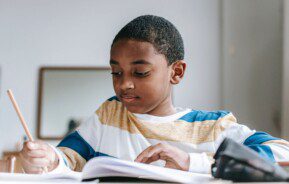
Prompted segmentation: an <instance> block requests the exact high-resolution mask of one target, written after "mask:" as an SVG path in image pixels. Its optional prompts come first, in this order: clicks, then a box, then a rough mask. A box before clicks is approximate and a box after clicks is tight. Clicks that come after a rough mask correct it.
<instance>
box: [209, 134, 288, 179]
mask: <svg viewBox="0 0 289 184" xmlns="http://www.w3.org/2000/svg"><path fill="white" fill-rule="evenodd" d="M214 159H215V163H214V164H213V165H212V168H211V169H212V175H213V176H214V177H215V178H221V179H225V180H233V181H237V182H272V181H289V175H288V173H287V172H286V171H285V170H283V169H282V168H281V167H280V166H278V165H277V164H275V163H273V162H272V161H270V160H269V159H266V158H262V157H261V156H259V155H258V153H257V152H255V151H254V150H252V149H250V148H248V147H246V146H244V145H242V144H239V143H237V142H235V141H233V140H232V139H228V138H225V139H224V141H223V142H222V143H221V145H220V146H219V148H218V150H217V152H216V154H215V155H214Z"/></svg>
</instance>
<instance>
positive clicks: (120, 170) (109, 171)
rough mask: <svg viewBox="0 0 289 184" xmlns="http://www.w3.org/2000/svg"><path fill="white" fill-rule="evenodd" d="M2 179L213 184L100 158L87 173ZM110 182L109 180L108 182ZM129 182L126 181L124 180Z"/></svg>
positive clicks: (191, 175) (204, 177)
mask: <svg viewBox="0 0 289 184" xmlns="http://www.w3.org/2000/svg"><path fill="white" fill-rule="evenodd" d="M0 178H1V179H4V180H22V181H24V180H28V181H37V180H38V181H39V180H62V179H63V180H69V179H70V180H76V181H88V180H93V179H104V180H105V181H109V178H114V179H115V180H118V179H120V180H121V179H122V178H130V179H140V180H157V181H167V182H179V183H202V182H206V181H210V180H212V177H211V175H208V174H198V173H191V172H185V171H180V170H175V169H168V168H163V167H158V166H154V165H148V164H141V163H136V162H131V161H125V160H120V159H117V158H112V157H96V158H93V159H91V160H90V161H89V162H87V164H86V165H85V166H84V168H83V171H82V172H81V173H79V172H73V171H71V172H67V173H61V174H60V173H59V174H55V173H54V174H53V173H51V174H50V173H47V174H38V175H36V174H8V173H5V174H4V173H1V174H0ZM106 179H108V180H106ZM122 181H125V180H122Z"/></svg>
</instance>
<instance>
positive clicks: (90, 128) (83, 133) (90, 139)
mask: <svg viewBox="0 0 289 184" xmlns="http://www.w3.org/2000/svg"><path fill="white" fill-rule="evenodd" d="M97 121H98V116H97V115H96V114H94V115H93V116H91V117H90V118H89V119H88V120H87V121H86V122H84V123H82V124H81V125H80V127H79V128H77V130H76V131H75V132H72V133H71V134H69V135H67V136H66V137H65V138H64V139H63V140H62V141H61V142H60V143H59V144H58V146H57V149H56V152H57V153H58V157H59V160H60V163H59V165H60V166H61V165H65V166H66V167H68V168H70V169H71V170H73V171H82V169H83V167H84V165H85V164H86V162H87V161H88V160H90V159H91V158H93V157H95V156H97V155H96V151H95V150H94V148H95V147H97V143H98V137H97V134H98V132H99V129H100V128H99V125H98V124H99V123H97ZM60 166H59V167H60Z"/></svg>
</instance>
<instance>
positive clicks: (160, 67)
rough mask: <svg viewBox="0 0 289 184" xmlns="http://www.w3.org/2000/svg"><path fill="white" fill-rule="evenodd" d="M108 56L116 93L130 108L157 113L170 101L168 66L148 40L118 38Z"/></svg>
mask: <svg viewBox="0 0 289 184" xmlns="http://www.w3.org/2000/svg"><path fill="white" fill-rule="evenodd" d="M110 57H111V58H110V65H111V69H112V75H113V87H114V90H115V93H116V96H117V97H118V99H119V100H120V101H121V102H122V103H123V104H124V105H125V107H126V108H127V109H128V110H129V111H130V112H133V113H141V114H144V113H146V114H152V115H159V114H162V112H159V111H160V109H165V107H162V108H160V106H165V105H166V104H168V105H171V86H172V84H171V75H172V67H171V66H168V63H167V60H166V58H165V56H164V55H163V54H159V53H158V52H157V51H156V50H155V48H154V46H153V45H152V44H151V43H149V42H141V41H136V40H129V39H122V40H119V41H117V42H116V43H114V45H113V47H112V48H111V54H110Z"/></svg>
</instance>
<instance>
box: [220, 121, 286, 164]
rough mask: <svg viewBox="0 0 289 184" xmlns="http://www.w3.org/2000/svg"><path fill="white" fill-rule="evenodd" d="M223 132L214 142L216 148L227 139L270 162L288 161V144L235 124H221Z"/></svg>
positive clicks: (224, 122)
mask: <svg viewBox="0 0 289 184" xmlns="http://www.w3.org/2000/svg"><path fill="white" fill-rule="evenodd" d="M222 125H223V127H224V128H225V131H224V132H223V133H222V134H221V136H220V137H219V138H218V140H217V141H216V146H217V147H218V145H219V144H220V143H221V141H222V140H223V139H224V138H225V137H227V138H231V139H233V140H235V141H236V142H238V143H240V144H243V145H245V146H247V147H249V148H251V149H252V150H254V151H256V152H257V153H258V154H259V155H260V156H261V157H263V158H266V159H269V160H271V161H272V162H281V161H289V143H288V142H287V141H285V140H283V139H281V138H277V137H273V136H271V135H270V134H268V133H265V132H258V131H255V130H251V129H250V128H248V127H247V126H245V125H241V124H238V123H236V122H234V123H232V122H230V123H228V122H226V121H223V122H222Z"/></svg>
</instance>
